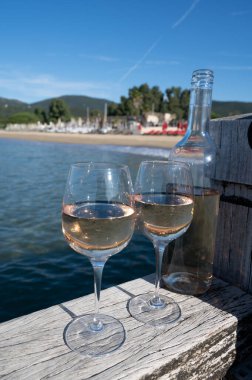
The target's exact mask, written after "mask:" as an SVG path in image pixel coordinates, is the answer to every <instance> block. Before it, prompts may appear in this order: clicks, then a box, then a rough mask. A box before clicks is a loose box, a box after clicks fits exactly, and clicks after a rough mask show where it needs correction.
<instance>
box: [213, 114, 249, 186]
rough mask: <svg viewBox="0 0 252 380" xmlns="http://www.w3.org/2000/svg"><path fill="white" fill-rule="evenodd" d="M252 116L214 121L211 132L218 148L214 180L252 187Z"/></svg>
mask: <svg viewBox="0 0 252 380" xmlns="http://www.w3.org/2000/svg"><path fill="white" fill-rule="evenodd" d="M251 123H252V114H250V115H246V117H245V118H244V119H242V117H241V116H240V117H233V118H223V119H217V120H212V121H211V122H210V126H209V132H210V135H211V136H212V138H213V139H214V141H215V143H216V146H217V148H218V160H217V165H216V170H215V174H214V179H216V180H218V181H226V182H234V183H241V184H247V185H252V164H251V163H252V149H251V147H250V145H249V141H248V130H249V127H250V124H251Z"/></svg>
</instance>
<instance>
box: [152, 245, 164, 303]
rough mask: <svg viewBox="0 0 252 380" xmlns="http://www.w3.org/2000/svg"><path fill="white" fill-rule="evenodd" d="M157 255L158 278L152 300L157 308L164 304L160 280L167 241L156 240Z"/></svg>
mask: <svg viewBox="0 0 252 380" xmlns="http://www.w3.org/2000/svg"><path fill="white" fill-rule="evenodd" d="M153 244H154V248H155V255H156V279H155V293H154V296H153V298H152V300H151V305H152V306H154V307H157V308H160V307H163V306H164V301H163V300H162V299H161V298H160V297H159V289H160V280H161V269H162V261H163V255H164V250H165V248H166V246H167V243H166V244H164V243H163V242H160V241H154V243H153Z"/></svg>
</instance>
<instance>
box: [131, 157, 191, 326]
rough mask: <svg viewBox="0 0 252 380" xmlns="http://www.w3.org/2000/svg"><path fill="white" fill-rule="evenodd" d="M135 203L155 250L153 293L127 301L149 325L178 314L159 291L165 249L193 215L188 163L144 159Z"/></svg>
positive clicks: (138, 176)
mask: <svg viewBox="0 0 252 380" xmlns="http://www.w3.org/2000/svg"><path fill="white" fill-rule="evenodd" d="M135 205H136V208H137V213H138V220H139V225H140V228H141V229H142V230H143V233H144V234H145V235H146V236H147V237H148V238H149V239H150V240H151V241H152V243H153V245H154V248H155V254H156V280H155V292H154V294H141V295H139V296H136V297H134V298H132V299H131V300H130V302H129V311H130V314H131V315H132V316H133V317H134V318H135V319H137V320H139V321H141V322H144V323H149V324H152V325H156V326H158V325H165V324H166V323H170V322H174V321H175V320H177V319H178V318H179V317H180V315H181V310H180V307H179V305H178V304H177V303H176V302H175V301H174V300H173V299H171V298H170V297H167V296H164V295H162V296H161V295H160V294H159V288H160V280H161V267H162V259H163V254H164V250H165V248H166V247H167V245H168V244H169V242H170V241H172V240H174V239H176V238H177V237H179V236H180V235H182V234H183V233H184V232H185V231H186V230H187V229H188V227H189V225H190V223H191V221H192V217H193V183H192V175H191V170H190V167H189V166H188V165H186V164H183V163H180V162H175V161H144V162H142V163H141V165H140V167H139V171H138V175H137V179H136V184H135Z"/></svg>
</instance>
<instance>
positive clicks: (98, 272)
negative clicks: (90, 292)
mask: <svg viewBox="0 0 252 380" xmlns="http://www.w3.org/2000/svg"><path fill="white" fill-rule="evenodd" d="M90 261H91V264H92V267H93V270H94V296H95V311H94V319H93V322H92V323H91V325H90V328H91V330H93V331H100V330H102V329H103V323H102V321H101V320H100V319H99V306H100V294H101V282H102V272H103V268H104V265H105V261H104V262H103V261H102V262H100V261H93V260H90Z"/></svg>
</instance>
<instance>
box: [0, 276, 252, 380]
mask: <svg viewBox="0 0 252 380" xmlns="http://www.w3.org/2000/svg"><path fill="white" fill-rule="evenodd" d="M152 281H153V278H146V279H137V280H134V281H131V282H128V283H124V284H121V285H120V286H116V287H113V288H109V289H106V290H104V291H102V310H101V311H102V312H103V313H107V314H110V315H113V316H115V317H117V318H119V319H120V320H121V321H122V323H123V324H124V326H125V329H126V333H127V339H126V342H125V343H124V345H123V346H122V347H121V348H120V349H119V350H118V351H117V352H116V353H113V354H111V355H110V356H108V357H103V358H97V359H90V358H86V357H82V356H80V355H78V354H76V353H74V352H71V351H70V350H69V349H68V347H67V346H66V345H65V344H64V341H63V331H64V328H65V326H66V325H67V323H68V322H69V321H70V320H71V315H73V314H74V315H80V314H84V313H88V312H92V310H93V295H89V296H86V297H83V298H80V299H76V300H73V301H70V302H67V303H65V304H64V305H57V306H54V307H51V308H49V309H45V310H41V311H39V312H36V313H33V314H30V315H28V316H24V317H21V318H17V319H14V320H12V321H9V322H5V323H3V324H1V325H0V334H1V340H0V377H1V379H20V380H22V379H26V380H27V379H32V380H34V379H69V380H71V379H75V380H78V379H96V380H98V379H99V380H100V379H103V380H106V379H109V380H111V379H113V380H117V379H118V380H119V379H125V380H126V379H127V380H131V379H132V380H137V379H162V380H163V379H188V380H189V379H206V378H207V379H220V378H221V377H223V376H224V375H225V373H226V371H227V370H228V368H229V367H230V365H231V364H232V363H233V361H234V358H235V355H236V339H237V326H241V325H242V320H243V319H246V318H248V316H250V315H251V314H250V313H251V309H252V297H251V296H249V295H247V294H245V293H243V292H242V291H241V290H240V289H237V288H235V287H232V286H229V285H227V284H226V283H224V282H222V281H220V280H216V281H215V282H214V284H213V286H212V288H211V290H210V291H209V292H208V293H207V294H206V295H204V296H202V297H199V298H196V297H192V296H183V295H178V294H172V297H173V298H175V299H176V301H177V302H178V303H179V305H180V307H181V310H182V317H181V319H180V320H179V321H177V322H176V323H175V324H171V325H168V327H167V328H166V329H164V330H158V329H155V328H153V327H149V326H146V325H143V324H142V323H140V322H138V321H136V320H135V319H133V318H132V317H131V316H130V315H129V313H128V311H127V308H126V304H127V301H128V300H129V299H130V297H131V296H132V295H137V294H139V293H142V292H147V291H151V290H153V283H152ZM161 291H162V292H163V293H169V292H167V291H166V290H164V289H162V290H161ZM170 295H171V293H170ZM249 310H250V313H249ZM240 328H241V327H240ZM206 374H207V377H206Z"/></svg>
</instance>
